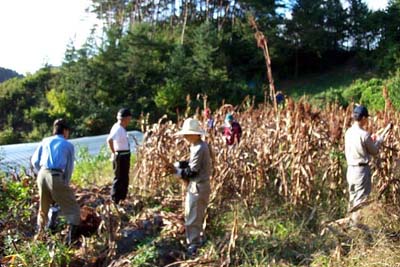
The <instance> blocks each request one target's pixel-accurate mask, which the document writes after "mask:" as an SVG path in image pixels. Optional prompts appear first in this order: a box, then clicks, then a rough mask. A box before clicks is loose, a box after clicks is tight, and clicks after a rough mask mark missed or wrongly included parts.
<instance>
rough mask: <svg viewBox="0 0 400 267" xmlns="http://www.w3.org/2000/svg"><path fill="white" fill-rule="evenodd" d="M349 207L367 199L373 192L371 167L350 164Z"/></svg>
mask: <svg viewBox="0 0 400 267" xmlns="http://www.w3.org/2000/svg"><path fill="white" fill-rule="evenodd" d="M347 183H348V184H349V194H350V195H349V208H350V209H351V208H353V207H355V206H357V205H358V204H360V203H361V202H363V201H365V200H366V199H367V197H368V196H369V194H370V193H371V169H370V168H369V166H348V168H347Z"/></svg>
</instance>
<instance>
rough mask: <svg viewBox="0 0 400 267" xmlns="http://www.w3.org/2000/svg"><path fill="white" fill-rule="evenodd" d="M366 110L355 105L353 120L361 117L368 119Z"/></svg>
mask: <svg viewBox="0 0 400 267" xmlns="http://www.w3.org/2000/svg"><path fill="white" fill-rule="evenodd" d="M368 116H369V114H368V110H367V108H366V107H364V106H362V105H357V106H356V107H355V108H354V110H353V117H354V118H359V119H361V118H363V117H368Z"/></svg>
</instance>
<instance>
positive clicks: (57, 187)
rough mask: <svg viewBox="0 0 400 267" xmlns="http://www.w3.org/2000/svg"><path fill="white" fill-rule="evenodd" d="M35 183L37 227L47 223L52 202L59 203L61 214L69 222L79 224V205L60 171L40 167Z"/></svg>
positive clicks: (40, 227)
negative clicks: (37, 198)
mask: <svg viewBox="0 0 400 267" xmlns="http://www.w3.org/2000/svg"><path fill="white" fill-rule="evenodd" d="M37 185H38V187H39V198H40V204H39V215H38V219H37V224H38V226H39V229H43V227H44V226H45V225H46V224H47V221H48V218H47V213H48V212H49V209H50V206H51V204H53V203H54V202H56V203H58V205H60V208H61V214H63V215H64V216H65V217H66V219H67V222H68V223H69V224H73V225H79V223H80V207H79V205H78V203H77V202H76V199H75V194H74V192H73V191H72V189H71V188H70V187H69V185H68V183H67V182H66V181H65V179H64V174H63V173H62V172H58V171H51V170H46V169H41V170H40V171H39V173H38V177H37Z"/></svg>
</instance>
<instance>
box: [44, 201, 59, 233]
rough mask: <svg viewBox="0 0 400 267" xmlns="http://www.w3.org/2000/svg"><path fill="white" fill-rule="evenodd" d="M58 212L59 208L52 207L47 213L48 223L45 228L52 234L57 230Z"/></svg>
mask: <svg viewBox="0 0 400 267" xmlns="http://www.w3.org/2000/svg"><path fill="white" fill-rule="evenodd" d="M59 212H60V208H59V207H58V206H53V207H51V208H50V210H49V213H48V218H49V221H48V223H47V225H46V228H47V229H48V230H49V231H50V233H52V234H54V233H55V232H56V230H57V223H58V220H57V218H58V213H59Z"/></svg>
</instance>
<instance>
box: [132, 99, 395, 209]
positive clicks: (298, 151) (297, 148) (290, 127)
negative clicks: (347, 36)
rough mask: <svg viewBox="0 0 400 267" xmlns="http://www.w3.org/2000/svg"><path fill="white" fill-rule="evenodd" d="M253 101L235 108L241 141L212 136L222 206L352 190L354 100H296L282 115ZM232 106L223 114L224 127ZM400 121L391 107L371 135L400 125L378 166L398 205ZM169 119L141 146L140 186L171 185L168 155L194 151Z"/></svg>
mask: <svg viewBox="0 0 400 267" xmlns="http://www.w3.org/2000/svg"><path fill="white" fill-rule="evenodd" d="M249 102H250V100H248V101H247V105H245V104H242V106H238V107H237V108H236V109H235V111H234V113H235V116H236V118H237V120H238V121H239V122H240V124H241V126H242V129H243V135H242V140H241V142H240V144H239V145H237V146H236V147H232V148H228V147H227V146H226V145H225V142H224V140H223V138H222V134H221V133H219V132H218V131H216V132H212V133H210V134H209V135H208V136H207V137H206V139H207V141H208V143H209V144H210V146H211V147H212V150H213V154H214V159H213V163H214V164H213V165H214V174H213V177H212V188H213V196H212V201H213V203H214V204H215V205H217V206H218V205H219V204H220V203H222V202H224V203H226V202H225V201H230V200H232V199H235V198H240V199H242V200H243V201H245V202H247V203H251V202H252V199H253V198H254V197H255V195H256V194H257V193H259V192H267V193H268V194H271V195H272V194H275V195H279V196H280V197H281V198H283V199H284V200H285V201H287V202H289V203H291V204H293V205H296V206H298V205H314V204H315V202H316V201H317V202H318V201H319V200H320V199H321V198H322V197H324V198H328V200H329V201H334V200H335V198H336V197H337V196H338V194H339V195H340V196H343V197H344V196H346V192H347V186H346V179H345V175H346V174H345V170H346V164H345V158H344V133H345V130H346V129H347V128H348V127H350V125H351V111H352V109H353V106H348V107H347V108H342V107H340V106H338V105H337V104H330V105H327V106H326V108H324V109H313V108H312V106H311V105H310V104H309V103H307V102H306V101H299V102H297V103H295V102H294V101H292V100H289V101H288V103H287V105H286V106H285V107H281V108H280V109H279V110H278V112H277V113H275V112H274V109H273V108H272V107H270V106H261V107H259V108H257V109H255V108H254V107H253V104H252V103H250V104H249ZM224 112H225V111H224V110H218V111H217V112H216V114H215V118H216V120H217V123H219V125H220V126H221V125H222V124H223V121H222V118H223V117H224V115H225V114H224ZM198 117H199V116H198ZM399 119H400V116H399V115H398V113H397V112H396V111H394V110H392V109H391V108H390V105H388V108H387V109H386V110H385V111H384V112H377V113H376V114H374V116H373V117H372V118H370V121H369V124H368V131H369V132H371V133H373V132H376V131H377V130H378V129H381V128H384V127H385V126H386V124H387V123H389V122H392V123H393V124H394V128H393V130H392V132H391V133H390V135H389V136H388V137H387V138H386V140H385V142H384V145H383V147H382V148H381V150H380V151H381V152H380V155H379V157H377V158H375V159H374V163H373V164H372V169H373V180H374V184H375V187H376V188H377V190H378V191H377V192H378V193H379V194H378V196H379V197H380V198H382V197H384V198H385V199H386V200H388V201H391V202H393V203H398V202H399V193H400V191H399V189H400V188H399V177H398V176H397V173H398V166H397V165H396V162H398V159H399V156H400V154H399V149H400V148H399V140H400V139H399V137H400V136H399V134H400V132H399V127H398V125H399ZM162 122H163V120H161V121H160V123H158V124H155V125H153V126H151V129H149V130H150V131H148V132H147V137H146V139H145V141H144V144H143V146H142V147H141V148H140V150H139V152H138V162H137V165H136V167H135V177H134V181H133V184H134V185H136V186H138V187H139V188H140V189H141V190H145V191H148V192H155V191H157V192H159V191H160V189H162V188H167V187H168V186H169V184H168V183H170V182H171V180H170V179H167V177H166V173H165V171H164V170H165V161H166V160H165V159H167V160H168V161H169V162H174V161H177V160H184V159H187V157H188V147H187V144H185V142H184V141H183V139H181V138H179V137H176V136H174V133H175V132H177V131H178V129H179V125H177V124H174V123H172V122H171V121H169V122H166V123H162ZM217 127H218V125H217ZM149 133H151V134H149ZM338 192H339V193H338ZM232 193H234V194H232ZM333 203H334V202H332V204H333Z"/></svg>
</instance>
